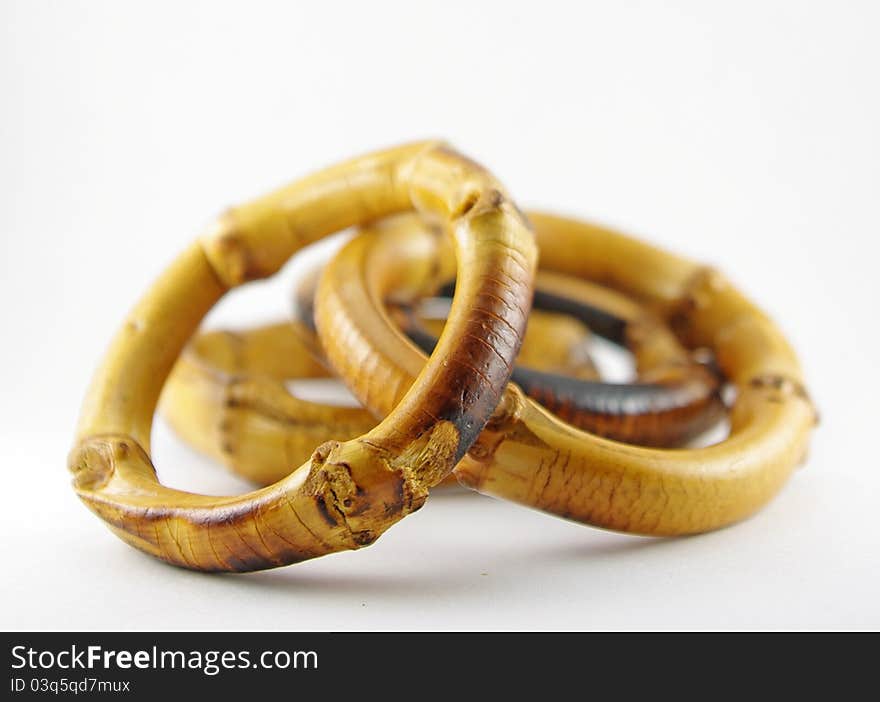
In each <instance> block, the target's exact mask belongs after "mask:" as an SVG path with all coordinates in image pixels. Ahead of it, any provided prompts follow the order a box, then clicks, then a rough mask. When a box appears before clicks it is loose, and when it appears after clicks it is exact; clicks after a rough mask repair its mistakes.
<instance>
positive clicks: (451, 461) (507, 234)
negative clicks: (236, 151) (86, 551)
mask: <svg viewBox="0 0 880 702" xmlns="http://www.w3.org/2000/svg"><path fill="white" fill-rule="evenodd" d="M410 209H415V210H417V211H419V212H421V213H422V214H423V215H425V216H429V217H433V218H434V219H436V220H439V221H442V222H444V223H446V224H447V225H448V226H447V229H448V230H449V231H450V233H451V234H452V237H451V238H452V239H453V245H454V248H455V255H456V260H457V261H458V266H459V268H458V275H459V279H460V280H462V281H463V283H461V284H460V285H459V292H458V293H457V294H456V297H455V299H454V300H453V303H452V307H451V310H450V316H449V322H448V324H447V326H446V330H445V331H444V333H443V335H442V336H441V339H440V342H439V344H438V346H437V351H436V353H435V354H433V355H432V357H431V359H430V360H429V361H428V363H427V364H422V363H421V361H422V359H421V358H420V359H419V360H420V365H424V370H423V371H422V368H420V369H419V371H420V372H419V373H417V376H418V377H417V378H415V382H413V383H411V384H410V385H411V387H410V388H409V390H408V391H407V392H402V393H401V394H400V400H401V401H400V403H399V405H398V406H397V407H396V408H388V412H386V415H387V417H386V419H385V420H383V421H382V422H380V423H379V424H378V425H377V426H376V427H375V428H373V429H372V430H370V431H369V432H368V433H367V434H365V435H364V436H362V437H359V438H357V439H354V440H350V441H345V442H328V443H326V444H324V445H322V446H320V447H318V448H317V449H316V450H315V452H314V454H313V455H312V458H311V460H310V461H309V462H307V463H305V464H303V465H302V466H300V468H299V469H297V470H294V471H292V472H291V474H290V475H289V476H287V477H285V478H283V479H282V480H280V481H279V482H277V483H275V484H273V485H270V486H268V487H265V488H263V489H261V490H257V491H255V492H251V493H248V494H245V495H241V496H237V497H209V496H204V495H195V494H191V493H186V492H182V491H179V490H174V489H171V488H169V487H166V486H163V485H162V484H160V483H159V481H158V479H157V476H156V471H155V469H154V467H153V465H152V462H151V460H150V455H149V451H150V448H149V447H150V429H151V425H152V419H153V414H154V411H155V408H156V404H157V401H158V398H159V393H160V391H161V389H162V386H163V384H164V381H165V379H166V378H167V376H168V374H169V373H170V371H171V369H172V366H173V364H174V362H175V360H176V359H177V357H178V356H179V354H180V352H181V351H182V349H183V347H184V345H185V344H186V342H187V340H188V339H189V338H190V337H191V336H192V334H193V333H194V332H195V330H196V328H197V326H198V324H199V322H200V321H201V320H202V318H203V317H204V315H205V314H206V313H207V312H208V310H209V309H210V308H211V307H212V306H213V305H214V304H215V303H216V302H217V301H218V300H219V299H220V298H221V296H222V295H223V294H224V293H225V292H226V291H227V290H229V289H230V288H233V287H235V286H237V285H240V284H242V283H244V282H246V281H250V280H255V279H258V278H263V277H266V276H269V275H271V274H273V273H274V272H276V271H277V270H278V269H279V268H280V267H281V266H282V265H283V264H284V262H285V261H286V260H287V259H288V258H289V257H290V256H291V255H292V254H293V253H294V252H295V251H296V250H297V249H299V248H301V247H302V246H304V245H305V244H307V243H310V242H312V241H315V240H316V239H319V238H321V237H323V236H325V235H328V234H331V233H333V232H336V231H340V230H342V229H345V228H346V227H349V226H353V225H357V224H360V223H363V222H365V221H370V220H374V219H377V218H380V217H383V216H386V215H390V214H393V213H395V212H403V211H406V210H410ZM535 261H536V249H535V245H534V241H533V237H532V234H531V232H530V231H529V227H528V225H527V224H526V223H525V221H524V220H523V218H522V216H521V215H520V213H519V211H518V210H517V208H516V207H514V206H513V205H511V203H510V201H509V199H508V198H507V196H506V195H505V194H504V191H503V190H502V188H501V186H500V185H499V184H498V182H497V181H496V180H495V179H494V178H493V177H492V176H491V175H490V174H489V173H488V172H487V171H485V170H484V169H482V168H481V167H479V166H478V165H477V164H475V163H474V162H472V161H470V160H468V159H466V158H464V157H462V156H460V155H459V154H457V153H455V152H454V151H452V150H451V149H449V148H448V147H446V146H444V145H443V144H439V143H434V142H428V143H419V144H413V145H407V146H403V147H399V148H396V149H390V150H386V151H381V152H377V153H374V154H370V155H367V156H364V157H361V158H358V159H355V160H352V161H349V162H347V163H343V164H341V165H338V166H336V167H333V168H330V169H327V170H325V171H321V172H319V173H317V174H314V175H312V176H311V177H308V178H306V179H303V180H301V181H298V182H296V183H294V184H292V185H290V186H288V187H286V188H283V189H281V190H279V191H277V192H275V193H273V194H271V195H268V196H266V197H263V198H260V199H259V200H256V201H255V202H252V203H249V204H247V205H244V206H241V207H238V208H235V209H233V210H231V211H229V212H228V213H227V214H226V215H225V216H224V217H222V218H221V219H220V220H219V221H218V222H217V224H216V225H215V227H214V228H213V229H212V231H210V232H209V233H208V234H207V235H206V236H205V237H204V238H202V239H201V240H199V241H197V242H196V243H194V244H192V245H191V246H190V247H189V248H188V249H186V250H185V251H184V253H183V254H181V255H180V256H179V257H178V258H177V260H176V261H174V263H172V264H171V266H170V267H169V268H168V269H167V270H166V271H165V272H164V273H163V274H162V275H161V276H160V277H159V279H158V280H157V281H156V283H155V284H154V285H153V287H152V288H151V290H150V291H149V292H148V293H147V295H146V296H145V297H144V298H143V299H142V300H141V301H140V302H139V303H138V305H137V306H136V307H135V308H134V310H133V311H132V313H131V314H130V315H129V317H128V318H127V320H126V322H125V323H124V324H123V326H122V328H121V329H120V330H119V332H118V333H117V336H116V338H115V339H114V340H113V342H112V344H111V346H110V349H109V351H108V352H107V355H106V357H105V359H104V362H103V364H102V365H101V366H100V367H99V369H98V371H97V374H96V376H95V377H94V379H93V381H92V385H91V387H90V389H89V391H88V393H87V395H86V399H85V403H84V406H83V409H82V413H81V416H80V422H79V426H78V430H77V437H76V444H75V446H74V448H73V450H72V452H71V454H70V458H69V468H70V470H71V471H72V472H73V474H74V487H75V489H76V492H77V494H78V495H79V497H80V499H81V500H82V501H83V502H84V503H85V504H86V505H87V506H88V507H89V508H90V509H91V510H92V511H93V512H94V513H95V514H97V515H98V516H99V517H100V518H101V519H102V520H104V521H105V522H106V523H107V525H108V526H109V527H110V529H111V530H112V531H113V532H114V533H115V534H117V535H118V536H119V537H120V538H122V539H123V540H124V541H126V542H127V543H129V544H130V545H132V546H134V547H136V548H138V549H140V550H142V551H144V552H146V553H148V554H151V555H153V556H156V557H158V558H160V559H162V560H165V561H168V562H170V563H173V564H175V565H179V566H183V567H187V568H192V569H195V570H207V571H247V570H257V569H262V568H271V567H274V566H280V565H285V564H288V563H294V562H297V561H302V560H305V559H308V558H313V557H316V556H321V555H324V554H328V553H333V552H335V551H341V550H345V549H355V548H359V547H361V546H364V545H366V544H369V543H372V542H373V541H375V539H376V538H378V537H379V535H380V534H381V533H382V532H383V531H385V530H386V529H387V528H388V527H389V526H391V525H392V524H394V523H395V522H397V521H399V520H400V519H401V518H402V517H404V516H406V515H407V514H409V513H410V512H412V511H414V510H416V509H418V508H419V507H420V506H421V505H422V504H423V503H424V501H425V499H426V497H427V494H428V489H429V488H430V487H431V486H433V485H436V484H437V483H438V482H440V481H441V480H443V478H444V477H446V475H448V474H449V472H450V471H451V470H452V469H453V468H454V466H455V465H456V464H457V463H458V461H459V460H460V459H461V457H462V455H464V453H465V452H466V451H467V449H468V448H469V447H470V445H471V444H472V442H473V441H474V439H475V438H476V437H477V436H478V435H479V433H480V431H481V430H482V428H483V426H484V424H485V423H486V421H487V420H488V419H489V417H490V415H491V414H492V412H493V410H494V409H495V407H496V405H497V403H498V400H499V397H500V395H501V393H502V392H503V390H504V387H505V385H506V384H507V380H508V377H509V375H510V371H511V368H512V367H513V361H514V359H515V357H516V354H517V352H518V350H519V346H520V343H521V339H522V333H523V329H524V328H525V322H526V317H527V316H528V311H529V304H530V300H531V293H532V283H533V274H534V268H535ZM350 331H351V332H354V331H355V330H354V328H351V329H350ZM339 333H340V334H341V335H342V336H345V335H346V334H347V333H348V332H346V331H345V330H342V329H340V330H339ZM487 336H489V337H491V338H492V340H493V343H492V344H491V345H488V344H486V343H485V341H484V339H485V338H486V337H487Z"/></svg>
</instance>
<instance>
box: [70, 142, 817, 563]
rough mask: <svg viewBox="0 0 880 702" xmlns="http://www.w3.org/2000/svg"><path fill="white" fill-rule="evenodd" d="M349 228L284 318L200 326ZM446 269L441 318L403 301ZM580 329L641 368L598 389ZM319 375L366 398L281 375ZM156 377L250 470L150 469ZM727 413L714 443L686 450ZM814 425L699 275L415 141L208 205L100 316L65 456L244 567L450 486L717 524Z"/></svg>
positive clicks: (778, 347)
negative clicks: (204, 225) (109, 330)
mask: <svg viewBox="0 0 880 702" xmlns="http://www.w3.org/2000/svg"><path fill="white" fill-rule="evenodd" d="M351 226H357V227H360V229H359V231H358V232H357V233H356V235H355V236H354V237H353V238H352V239H351V240H350V242H349V243H348V244H347V245H346V246H344V248H343V249H342V250H341V251H340V252H339V253H338V254H337V255H336V256H335V257H334V258H333V260H332V261H331V262H330V263H329V264H328V265H327V266H326V267H325V268H324V269H323V271H321V272H320V276H319V278H314V279H309V280H308V281H306V283H305V284H304V285H303V286H302V288H301V289H300V290H299V291H297V294H296V301H297V303H296V305H295V307H296V310H297V319H296V320H293V321H290V322H286V323H281V324H276V325H272V326H268V327H263V328H257V329H253V330H249V331H245V332H209V333H203V334H198V333H197V329H198V326H199V323H200V322H201V320H202V318H203V317H204V315H205V314H206V313H207V311H208V310H209V309H210V308H211V307H212V306H213V305H214V304H215V303H216V302H217V301H218V300H219V299H220V297H221V296H222V295H224V294H225V293H226V292H227V291H228V290H229V289H231V288H233V287H236V286H238V285H240V284H242V283H244V282H247V281H249V280H254V279H258V278H263V277H266V276H269V275H272V274H273V273H275V272H276V271H277V270H278V269H279V268H280V267H281V266H282V265H283V264H284V263H285V262H286V261H287V260H288V258H290V257H291V256H292V255H293V254H294V253H295V252H296V251H297V250H299V249H300V248H302V247H303V246H305V245H306V244H308V243H310V242H313V241H315V240H317V239H319V238H321V237H323V236H326V235H328V234H331V233H334V232H337V231H340V230H343V229H346V228H348V227H351ZM539 258H540V265H539V264H538V261H539ZM539 268H540V270H538V269H539ZM453 281H454V283H455V285H454V292H452V293H451V304H450V306H449V312H448V317H447V319H446V320H445V323H438V322H437V321H436V320H432V319H425V318H424V317H420V316H419V305H420V302H421V301H422V300H423V299H424V298H427V297H434V296H438V295H446V296H448V295H450V292H449V291H450V284H451V283H452V282H453ZM533 299H534V305H535V308H536V310H535V312H534V313H533V314H532V315H531V316H530V308H531V306H532V301H533ZM527 322H528V332H527V333H526V327H527ZM591 334H596V335H600V336H604V337H606V338H608V339H610V340H611V341H612V342H614V343H617V344H619V345H622V346H624V347H626V348H627V349H629V351H630V352H631V353H632V355H633V357H634V359H635V361H636V367H637V370H638V375H639V377H638V380H637V381H635V382H632V383H625V384H616V383H608V382H603V381H602V380H601V378H599V377H598V373H597V370H596V367H595V365H594V364H593V363H592V359H591V356H590V353H589V350H588V349H589V344H590V338H591ZM524 338H525V343H524V344H523V339H524ZM521 347H522V352H521ZM515 364H517V365H515ZM330 374H334V375H336V376H338V377H339V378H340V379H342V380H343V381H344V382H345V384H346V385H347V386H348V387H349V389H350V390H351V391H352V392H353V394H354V395H355V397H356V398H357V399H358V400H359V401H360V402H361V404H362V405H363V408H354V407H334V406H330V405H323V404H320V403H315V402H306V401H304V400H301V399H299V398H296V397H294V396H293V395H292V394H290V392H288V390H287V388H286V387H285V381H287V380H290V379H294V378H306V377H322V376H327V375H330ZM511 378H512V379H513V382H509V381H511ZM166 380H167V383H166ZM163 388H164V394H163V396H162V397H163V406H164V410H165V412H166V415H167V416H168V418H169V420H170V421H171V423H172V425H173V426H174V427H175V428H176V429H177V430H178V432H179V433H180V435H181V436H182V437H183V438H184V439H185V440H187V441H189V442H191V443H192V444H193V445H195V446H197V447H198V448H199V449H201V450H203V451H205V452H206V453H208V454H209V455H212V456H214V457H215V458H218V459H219V460H221V461H222V462H224V463H225V464H226V465H227V466H228V467H229V468H231V469H232V470H234V471H236V472H237V473H239V474H241V475H242V476H244V477H246V478H249V479H251V480H252V481H253V482H255V483H257V484H259V485H261V486H262V487H260V488H259V489H257V490H255V491H253V492H250V493H247V494H245V495H241V496H236V497H209V496H204V495H195V494H191V493H185V492H181V491H178V490H174V489H171V488H168V487H166V486H163V485H161V484H160V483H159V481H158V480H157V478H156V472H155V469H154V467H153V464H152V461H151V459H150V455H149V450H150V448H149V447H150V429H151V426H152V421H153V415H154V412H155V410H156V407H157V404H158V401H159V397H160V392H162V391H163ZM730 398H732V399H730ZM725 415H726V416H727V417H728V419H729V423H730V432H729V436H728V438H727V439H725V440H724V441H722V442H720V443H718V444H715V445H712V446H708V447H704V448H687V444H688V442H690V441H691V440H693V439H694V437H696V436H697V435H699V434H700V433H702V432H704V431H705V430H706V429H707V428H709V427H710V426H712V425H713V424H715V423H717V422H718V421H719V419H720V418H721V417H723V416H725ZM814 423H815V412H814V409H813V406H812V404H811V402H810V400H809V397H808V395H807V392H806V390H805V386H804V381H803V378H802V373H801V370H800V367H799V365H798V361H797V359H796V357H795V354H794V352H793V351H792V349H791V348H790V346H789V345H788V343H787V342H786V341H785V339H784V338H783V336H782V335H781V333H780V332H779V331H778V329H777V328H776V327H775V325H774V324H773V323H772V322H771V321H770V320H769V319H768V318H767V317H766V316H765V315H764V314H763V313H762V312H761V311H760V310H759V309H758V308H757V307H755V306H754V305H753V304H752V303H751V302H750V301H748V300H747V299H746V298H745V297H744V296H742V295H741V294H740V293H739V292H738V291H737V290H736V289H735V288H734V287H733V286H732V285H731V284H730V283H729V282H728V281H726V279H724V278H723V277H722V276H721V275H720V274H719V273H718V272H716V271H714V270H712V269H709V268H705V267H702V266H699V265H697V264H695V263H693V262H691V261H687V260H685V259H682V258H679V257H677V256H673V255H671V254H668V253H665V252H663V251H660V250H658V249H656V248H653V247H651V246H649V245H647V244H644V243H642V242H639V241H636V240H634V239H631V238H628V237H626V236H624V235H621V234H618V233H616V232H612V231H610V230H607V229H604V228H601V227H597V226H594V225H591V224H586V223H583V222H577V221H574V220H569V219H563V218H559V217H554V216H550V215H543V214H536V213H532V214H529V216H528V218H526V216H524V215H523V214H522V212H521V211H520V210H519V209H518V208H517V207H516V205H515V204H514V203H513V202H512V200H511V199H510V197H509V195H508V194H507V193H506V191H505V190H504V189H503V187H502V186H501V185H500V183H498V181H497V180H496V179H495V178H494V177H493V176H492V175H491V174H490V173H489V172H487V171H486V170H485V169H483V168H482V167H481V166H479V165H478V164H476V163H474V162H473V161H471V160H470V159H468V158H466V157H464V156H461V155H460V154H458V153H456V152H454V151H453V150H451V149H450V148H449V147H447V146H446V145H444V144H442V143H438V142H426V143H417V144H412V145H405V146H402V147H398V148H395V149H390V150H386V151H382V152H378V153H374V154H370V155H368V156H364V157H361V158H358V159H355V160H352V161H350V162H347V163H344V164H341V165H338V166H335V167H333V168H330V169H327V170H325V171H321V172H319V173H317V174H315V175H313V176H311V177H309V178H306V179H304V180H301V181H298V182H296V183H294V184H292V185H290V186H288V187H286V188H283V189H282V190H279V191H277V192H275V193H273V194H270V195H268V196H266V197H263V198H260V199H259V200H257V201H255V202H253V203H249V204H246V205H243V206H241V207H237V208H235V209H233V210H230V211H229V212H227V213H226V214H225V215H223V216H222V217H221V218H220V219H219V220H218V222H217V223H216V224H215V225H214V226H213V227H212V228H211V230H210V231H209V232H208V233H207V234H206V235H205V236H204V237H202V238H201V239H199V240H198V241H197V242H196V243H194V244H193V245H191V246H190V247H189V248H188V249H186V250H185V252H184V253H183V254H181V256H180V257H179V258H178V259H177V260H176V261H175V262H174V263H173V264H172V265H171V267H170V268H169V269H168V270H167V271H166V272H165V273H164V274H163V275H162V276H160V278H159V279H158V281H157V282H156V283H155V284H154V286H153V288H152V289H151V290H150V291H149V292H148V293H147V295H146V296H145V297H144V298H143V299H142V300H141V302H140V303H138V305H137V306H136V307H135V308H134V310H133V311H132V313H131V314H130V315H129V317H128V319H127V320H126V321H125V323H124V324H123V326H122V328H121V329H120V331H119V332H118V334H117V336H116V338H115V339H114V341H113V342H112V344H111V347H110V350H109V351H108V353H107V356H106V358H105V361H104V363H103V365H102V366H101V367H100V368H99V370H98V372H97V374H96V376H95V378H94V380H93V383H92V386H91V388H90V390H89V392H88V395H87V398H86V401H85V404H84V407H83V410H82V415H81V418H80V423H79V427H78V430H77V439H76V444H75V446H74V449H73V451H72V452H71V455H70V460H69V467H70V470H71V471H72V472H73V473H74V487H75V489H76V492H77V494H78V495H79V497H80V499H81V500H82V501H83V502H84V503H85V504H86V505H87V506H88V507H89V508H90V509H91V510H92V511H93V512H94V513H95V514H97V515H98V516H99V517H100V518H101V519H102V520H104V521H105V522H106V523H107V525H108V526H109V527H110V528H111V530H113V531H114V532H115V533H116V534H117V535H118V536H120V538H122V539H123V540H124V541H126V542H128V543H129V544H131V545H133V546H135V547H136V548H139V549H141V550H143V551H145V552H147V553H150V554H152V555H154V556H156V557H158V558H160V559H162V560H165V561H168V562H170V563H173V564H175V565H179V566H183V567H187V568H192V569H196V570H205V571H247V570H257V569H262V568H271V567H276V566H281V565H286V564H289V563H294V562H297V561H301V560H305V559H308V558H313V557H316V556H321V555H325V554H328V553H332V552H335V551H340V550H345V549H355V548H360V547H362V546H365V545H368V544H370V543H372V542H373V541H375V540H376V539H377V538H378V537H379V536H380V535H381V534H382V533H383V532H384V531H385V530H386V529H387V528H389V527H390V526H391V525H393V524H394V523H396V522H397V521H399V520H400V519H402V518H403V517H404V516H406V515H407V514H409V513H410V512H412V511H414V510H416V509H418V508H419V507H421V506H422V504H424V502H425V500H426V499H427V496H428V492H429V490H430V489H431V488H432V487H434V486H436V485H438V484H440V483H442V482H445V481H448V480H450V479H457V480H458V482H459V483H461V484H463V485H466V486H468V487H470V488H473V489H475V490H478V491H480V492H484V493H486V494H491V495H495V496H497V497H501V498H504V499H508V500H512V501H515V502H519V503H521V504H525V505H528V506H531V507H535V508H538V509H542V510H545V511H547V512H551V513H553V514H556V515H559V516H562V517H566V518H569V519H574V520H577V521H581V522H583V523H586V524H592V525H596V526H601V527H605V528H610V529H617V530H621V531H626V532H632V533H640V534H653V535H677V534H687V533H697V532H702V531H708V530H711V529H716V528H719V527H722V526H725V525H727V524H730V523H732V522H735V521H738V520H740V519H743V518H745V517H747V516H749V515H750V514H751V513H753V512H754V511H755V510H757V509H758V508H760V507H761V506H762V505H763V504H765V503H766V502H767V501H768V500H769V499H770V498H771V497H772V496H773V495H774V494H775V493H776V492H777V491H778V489H779V488H780V487H781V486H782V484H783V483H784V482H785V480H786V479H787V477H788V476H789V474H790V473H791V471H792V469H793V468H794V467H795V466H796V465H797V464H798V462H799V461H801V460H802V459H803V457H804V454H805V452H806V448H807V441H808V438H809V434H810V431H811V429H812V427H813V425H814Z"/></svg>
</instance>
